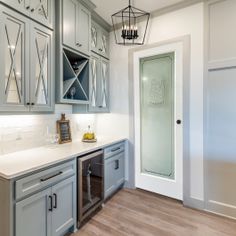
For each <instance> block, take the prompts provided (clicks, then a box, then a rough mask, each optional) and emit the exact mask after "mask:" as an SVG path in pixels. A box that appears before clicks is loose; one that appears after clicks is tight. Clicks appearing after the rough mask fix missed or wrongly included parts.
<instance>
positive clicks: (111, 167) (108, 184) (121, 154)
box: [104, 143, 125, 199]
mask: <svg viewBox="0 0 236 236" xmlns="http://www.w3.org/2000/svg"><path fill="white" fill-rule="evenodd" d="M104 158H105V160H104V165H105V166H104V198H105V199H106V198H108V197H109V196H111V195H112V194H113V193H114V192H115V191H117V190H118V189H119V188H120V187H122V185H123V184H124V182H125V144H124V143H120V144H117V145H114V146H111V147H108V148H107V149H105V156H104Z"/></svg>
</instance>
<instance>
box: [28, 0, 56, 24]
mask: <svg viewBox="0 0 236 236" xmlns="http://www.w3.org/2000/svg"><path fill="white" fill-rule="evenodd" d="M50 13H51V0H30V15H31V17H32V18H34V19H36V20H37V21H40V22H41V23H43V24H46V25H48V24H49V25H50V24H51V23H52V22H51V15H50Z"/></svg>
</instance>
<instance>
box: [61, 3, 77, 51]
mask: <svg viewBox="0 0 236 236" xmlns="http://www.w3.org/2000/svg"><path fill="white" fill-rule="evenodd" d="M78 7H79V5H78V1H76V0H63V5H62V9H63V10H62V12H63V13H62V15H63V19H62V24H63V43H64V44H65V45H66V46H68V47H71V48H75V47H76V40H77V38H76V37H77V28H78V26H77V25H78V19H77V17H78V13H77V12H78Z"/></svg>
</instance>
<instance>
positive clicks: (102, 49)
mask: <svg viewBox="0 0 236 236" xmlns="http://www.w3.org/2000/svg"><path fill="white" fill-rule="evenodd" d="M91 50H92V51H93V52H96V53H98V54H99V55H101V56H103V57H106V58H109V33H108V32H107V31H106V30H105V29H103V28H102V27H101V26H99V25H98V24H96V23H95V22H94V21H92V24H91Z"/></svg>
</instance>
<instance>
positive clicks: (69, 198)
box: [52, 177, 76, 236]
mask: <svg viewBox="0 0 236 236" xmlns="http://www.w3.org/2000/svg"><path fill="white" fill-rule="evenodd" d="M75 188H76V187H75V179H74V177H73V178H70V179H67V180H64V181H63V182H61V183H59V184H57V185H55V186H53V187H52V196H53V198H54V206H53V212H52V236H60V235H63V234H64V233H65V232H66V230H68V229H69V228H70V227H71V226H73V224H74V221H75V210H74V208H75V205H74V203H75V195H74V193H75V191H76V189H75Z"/></svg>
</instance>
